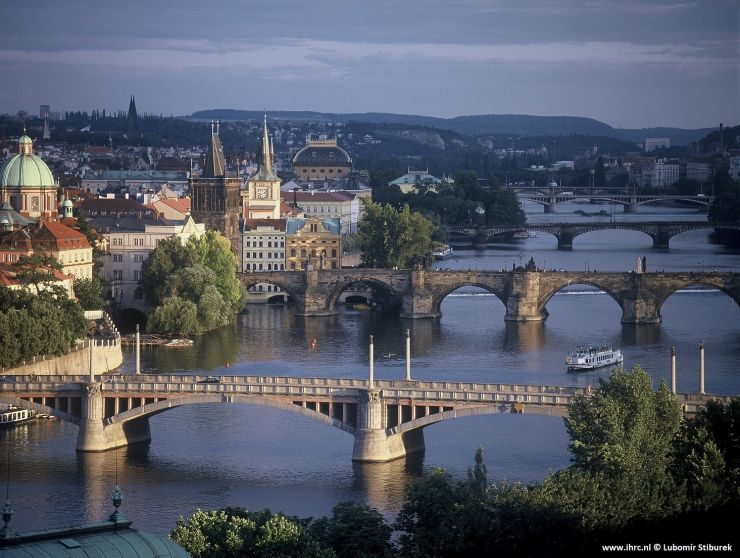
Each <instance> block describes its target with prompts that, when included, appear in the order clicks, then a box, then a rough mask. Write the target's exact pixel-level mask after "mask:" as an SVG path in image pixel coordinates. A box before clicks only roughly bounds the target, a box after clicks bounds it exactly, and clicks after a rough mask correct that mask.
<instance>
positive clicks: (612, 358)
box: [565, 345, 624, 370]
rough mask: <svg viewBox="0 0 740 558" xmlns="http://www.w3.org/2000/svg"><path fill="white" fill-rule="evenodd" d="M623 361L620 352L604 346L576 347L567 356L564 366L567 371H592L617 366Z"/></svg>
mask: <svg viewBox="0 0 740 558" xmlns="http://www.w3.org/2000/svg"><path fill="white" fill-rule="evenodd" d="M623 360H624V357H623V356H622V351H620V350H619V349H612V348H611V347H609V346H606V345H604V346H602V347H578V348H577V349H576V350H575V351H574V352H573V353H571V354H569V355H568V358H566V359H565V364H566V365H567V366H568V370H593V369H594V368H602V367H604V366H611V365H612V364H619V363H621V362H622V361H623Z"/></svg>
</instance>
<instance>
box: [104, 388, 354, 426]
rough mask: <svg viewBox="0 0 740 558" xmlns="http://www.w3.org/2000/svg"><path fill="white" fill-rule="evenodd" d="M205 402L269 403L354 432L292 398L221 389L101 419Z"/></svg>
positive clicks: (126, 417) (133, 417)
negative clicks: (227, 391)
mask: <svg viewBox="0 0 740 558" xmlns="http://www.w3.org/2000/svg"><path fill="white" fill-rule="evenodd" d="M207 403H239V404H248V405H259V406H262V407H273V408H276V409H281V410H283V411H289V412H291V413H296V414H298V415H303V416H306V417H308V418H311V419H313V420H317V421H319V422H322V423H324V424H328V425H329V426H333V427H335V428H338V429H340V430H343V431H345V432H347V433H349V434H353V435H354V433H355V429H354V427H352V426H351V425H349V424H347V423H344V422H342V421H340V420H338V419H335V418H331V417H329V416H327V415H325V414H323V413H320V412H318V411H314V410H312V409H308V408H306V407H301V406H299V405H296V404H294V403H293V402H292V401H288V400H285V399H275V398H271V397H262V396H260V397H255V396H253V395H239V394H225V393H223V394H222V393H218V394H216V393H214V394H194V395H186V396H183V397H176V398H172V399H163V400H160V401H157V402H154V403H148V404H146V405H142V406H140V407H135V408H133V409H129V410H128V411H124V412H123V413H119V414H117V415H114V416H112V417H108V418H107V419H105V421H104V422H105V424H106V426H108V425H114V424H124V423H126V422H129V421H133V420H137V419H142V418H144V417H151V416H154V415H157V414H159V413H163V412H165V411H169V410H170V409H175V408H176V407H182V406H183V405H198V404H207Z"/></svg>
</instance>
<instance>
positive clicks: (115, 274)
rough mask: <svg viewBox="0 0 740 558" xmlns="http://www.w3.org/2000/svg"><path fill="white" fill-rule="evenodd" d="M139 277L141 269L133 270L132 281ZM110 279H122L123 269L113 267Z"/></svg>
mask: <svg viewBox="0 0 740 558" xmlns="http://www.w3.org/2000/svg"><path fill="white" fill-rule="evenodd" d="M139 279H141V271H139V270H138V269H137V270H134V281H138V280H139ZM111 280H112V281H123V270H122V269H114V270H113V277H112V278H111Z"/></svg>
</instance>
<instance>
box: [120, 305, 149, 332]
mask: <svg viewBox="0 0 740 558" xmlns="http://www.w3.org/2000/svg"><path fill="white" fill-rule="evenodd" d="M146 319H147V316H146V314H144V313H143V312H142V311H141V310H137V309H135V308H126V309H124V310H121V311H119V312H118V313H117V314H116V316H115V320H116V326H117V327H118V329H119V330H120V331H121V333H132V332H134V331H136V325H137V324H138V326H139V330H140V331H146Z"/></svg>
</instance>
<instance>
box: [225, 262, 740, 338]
mask: <svg viewBox="0 0 740 558" xmlns="http://www.w3.org/2000/svg"><path fill="white" fill-rule="evenodd" d="M237 276H238V277H239V279H240V280H241V282H242V284H243V285H244V287H245V288H249V287H250V286H252V285H256V284H258V283H271V284H273V285H277V286H279V287H280V288H281V289H282V290H283V291H285V292H286V293H287V294H288V295H290V297H291V298H292V299H293V301H294V303H295V311H296V313H297V314H299V315H302V316H328V315H332V314H336V313H337V301H338V299H339V296H340V295H341V294H342V292H343V291H344V290H345V289H347V288H348V287H350V286H351V285H353V284H356V283H365V284H371V285H374V286H376V287H378V288H381V289H383V290H384V291H386V292H387V293H389V294H390V296H391V298H392V299H394V300H397V301H398V302H399V305H400V306H401V316H403V317H407V318H433V317H438V316H441V305H442V301H443V300H444V298H445V297H446V296H447V295H448V294H450V293H451V292H452V291H454V290H456V289H458V288H460V287H468V286H473V287H480V288H482V289H485V290H487V291H488V292H491V293H493V294H494V295H496V296H497V297H498V298H499V299H500V300H501V302H503V304H504V305H505V307H506V316H505V320H507V321H531V320H543V319H545V318H546V317H547V310H546V309H545V306H546V304H547V302H548V301H549V300H550V298H552V296H553V295H554V294H555V293H557V292H558V291H560V290H561V289H563V288H565V287H567V286H569V285H575V284H586V285H591V286H593V287H596V288H598V289H600V290H603V291H605V292H606V293H607V294H608V295H609V296H610V297H611V298H612V299H614V301H615V302H616V303H617V304H619V306H620V308H621V309H622V323H630V324H646V323H651V324H654V323H660V321H661V316H660V307H661V306H662V305H663V303H664V302H665V301H666V299H667V298H668V297H669V296H670V295H671V294H673V293H674V292H676V291H677V290H679V289H682V288H686V287H690V286H692V285H704V286H708V287H712V288H716V289H719V290H721V291H722V292H724V293H726V294H727V295H728V296H729V297H730V298H732V299H733V300H734V301H735V302H736V303H737V304H740V273H713V272H707V273H690V272H681V273H642V274H640V273H634V272H629V273H618V272H588V271H583V272H580V271H579V272H573V271H567V272H558V271H478V270H467V271H466V270H459V271H441V270H424V269H416V270H388V269H364V268H359V269H337V270H308V271H267V272H252V273H241V274H237Z"/></svg>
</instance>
